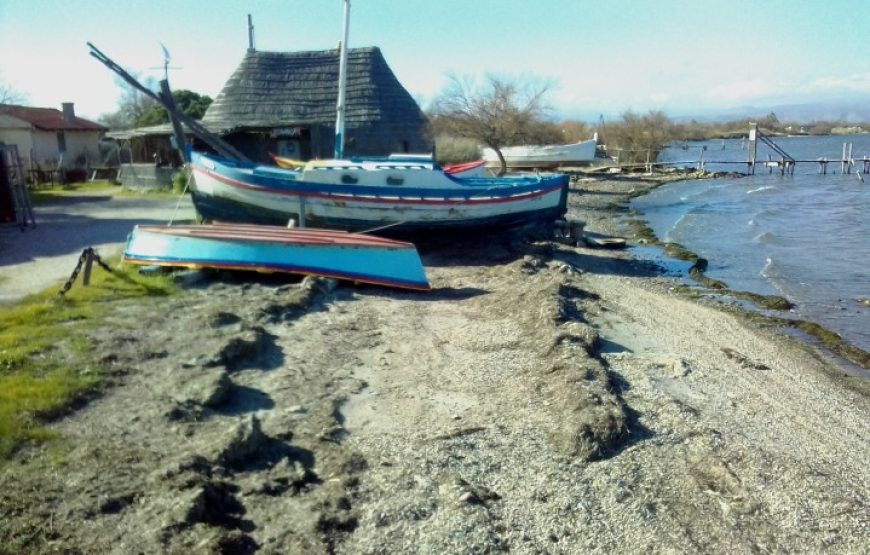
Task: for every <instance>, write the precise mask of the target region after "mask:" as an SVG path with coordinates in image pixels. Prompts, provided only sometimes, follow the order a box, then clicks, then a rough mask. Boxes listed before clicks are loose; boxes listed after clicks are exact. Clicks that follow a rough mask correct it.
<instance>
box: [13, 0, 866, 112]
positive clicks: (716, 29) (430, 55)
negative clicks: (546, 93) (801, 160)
mask: <svg viewBox="0 0 870 555" xmlns="http://www.w3.org/2000/svg"><path fill="white" fill-rule="evenodd" d="M249 13H250V14H251V15H252V16H253V19H254V26H255V33H256V47H257V49H258V50H274V51H292V50H308V49H327V48H332V47H334V46H335V45H336V43H337V42H338V40H339V38H340V35H341V25H342V4H341V1H340V0H258V1H246V0H208V1H202V0H175V1H166V0H151V1H139V0H136V1H131V0H114V1H111V2H109V1H104V0H86V1H85V0H65V1H64V0H0V81H2V82H4V83H5V84H7V85H8V86H11V87H13V88H14V89H15V90H17V91H19V92H22V93H25V94H27V95H28V97H29V103H30V104H31V105H34V106H48V107H59V106H60V103H61V102H67V101H71V102H75V104H76V111H77V113H78V114H79V115H82V116H85V117H91V118H96V117H97V116H99V115H100V114H102V113H106V112H112V111H114V110H115V109H116V108H117V102H118V98H119V96H120V88H119V87H118V85H117V84H116V81H115V79H114V77H113V74H112V73H111V72H109V70H107V69H106V68H104V67H103V66H102V65H101V64H99V63H98V62H97V61H96V60H94V59H93V58H91V57H90V56H89V55H88V49H87V46H86V45H85V43H86V42H87V41H90V42H93V43H94V44H95V45H96V46H97V47H99V48H100V49H101V50H103V52H105V53H106V54H107V55H109V56H110V57H112V58H113V59H114V60H115V61H116V62H118V63H119V64H121V65H122V66H124V67H126V68H128V69H131V70H133V71H136V72H140V73H141V74H143V75H152V76H155V77H160V76H161V75H162V69H151V68H160V67H161V66H162V63H163V54H162V51H161V48H160V44H159V42H162V43H163V44H165V45H166V47H167V48H168V49H169V51H170V52H171V55H172V61H171V64H172V65H173V66H177V67H179V68H180V69H177V70H174V71H172V72H171V73H170V83H171V85H172V87H173V88H175V89H182V88H185V89H190V90H194V91H196V92H199V93H203V94H208V95H210V96H212V97H214V96H215V95H217V93H218V92H219V91H220V88H221V86H222V85H223V83H224V82H225V81H226V79H227V78H228V77H229V75H230V74H231V73H232V72H233V70H234V69H235V68H236V66H237V65H238V64H239V62H240V61H241V59H242V57H243V55H244V53H245V49H246V48H247V40H248V39H247V14H249ZM348 42H349V44H350V46H351V47H359V46H379V47H380V48H381V50H382V52H383V53H384V56H385V57H386V59H387V62H388V63H389V64H390V66H391V67H392V69H393V71H394V72H395V74H396V76H397V77H398V78H399V80H400V81H401V82H402V84H403V85H404V86H405V88H407V89H408V90H409V91H410V92H411V93H412V94H413V95H414V96H415V98H417V99H418V100H419V101H421V103H422V104H423V105H424V107H425V106H426V104H427V103H428V102H429V101H430V100H431V99H432V98H433V97H434V96H435V95H436V94H437V92H438V91H439V90H440V89H442V88H443V87H444V85H445V83H446V75H447V74H448V72H453V73H456V74H458V75H467V76H482V75H484V74H486V73H494V74H499V75H512V76H516V75H528V76H536V77H540V78H542V79H548V80H551V81H552V82H553V83H554V87H553V90H552V92H551V94H550V97H549V100H550V104H551V105H552V106H553V107H554V108H555V109H556V110H557V113H559V114H561V115H563V116H579V117H582V118H584V119H592V118H595V117H597V116H596V115H597V114H599V113H604V114H619V113H621V112H622V111H625V110H627V109H632V110H634V111H639V112H645V111H647V110H651V109H661V110H664V111H665V112H666V113H668V114H670V115H686V114H703V113H709V112H716V111H718V110H726V109H728V108H733V107H738V106H746V105H755V106H766V105H767V106H769V105H775V104H788V103H803V102H815V101H824V100H829V99H838V100H841V99H849V100H858V101H860V100H866V101H868V103H870V52H868V50H870V49H868V47H870V1H867V0H826V1H821V0H792V1H788V2H779V1H774V0H768V1H761V0H758V1H741V0H693V1H684V0H656V1H642V0H635V1H630V0H595V1H591V0H353V1H352V6H351V27H350V39H349V41H348Z"/></svg>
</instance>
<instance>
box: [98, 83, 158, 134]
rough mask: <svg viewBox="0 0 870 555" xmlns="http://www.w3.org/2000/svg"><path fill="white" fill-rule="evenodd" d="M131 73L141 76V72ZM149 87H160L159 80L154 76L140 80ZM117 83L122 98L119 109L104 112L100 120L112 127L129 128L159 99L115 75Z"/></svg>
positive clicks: (155, 88)
mask: <svg viewBox="0 0 870 555" xmlns="http://www.w3.org/2000/svg"><path fill="white" fill-rule="evenodd" d="M128 73H130V74H131V75H133V76H134V77H136V78H137V79H138V78H139V74H137V73H134V72H129V71H128ZM140 81H141V82H142V83H143V84H144V85H145V86H146V87H147V88H149V89H151V90H153V91H157V90H159V87H158V85H157V80H156V79H155V78H153V77H146V78H145V79H142V80H140ZM115 83H116V84H117V85H118V86H119V87H120V88H121V100H120V101H119V102H118V109H117V110H116V111H114V112H111V113H109V114H103V115H101V116H100V117H99V121H100V122H101V123H102V124H104V125H107V126H108V127H110V128H112V129H129V128H131V127H133V125H134V123H135V122H136V121H137V120H138V119H140V118H142V117H143V116H144V115H145V114H147V113H148V112H150V111H151V110H152V109H153V108H154V107H155V106H157V101H156V100H154V99H153V98H150V97H149V96H147V95H145V94H144V93H142V92H141V91H139V90H136V88H134V87H132V86H130V85H129V84H128V83H127V82H126V81H124V80H123V79H121V78H120V77H115Z"/></svg>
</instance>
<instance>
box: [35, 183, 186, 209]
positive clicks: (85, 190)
mask: <svg viewBox="0 0 870 555" xmlns="http://www.w3.org/2000/svg"><path fill="white" fill-rule="evenodd" d="M183 186H184V185H183V183H182V185H181V187H182V188H183ZM181 190H182V189H178V190H177V191H176V190H163V189H155V190H148V191H136V190H132V189H124V188H123V187H121V186H120V185H117V184H116V183H114V182H112V181H105V180H102V181H100V180H98V181H85V182H82V183H69V184H66V185H58V184H41V185H36V186H33V187H31V188H30V190H29V191H30V200H31V202H32V203H33V204H34V205H37V206H38V205H45V204H51V203H53V202H56V201H58V200H62V199H64V198H71V197H80V196H82V195H95V194H100V193H102V194H105V195H108V196H113V197H146V198H155V199H168V198H177V197H178V195H179V194H180V193H181Z"/></svg>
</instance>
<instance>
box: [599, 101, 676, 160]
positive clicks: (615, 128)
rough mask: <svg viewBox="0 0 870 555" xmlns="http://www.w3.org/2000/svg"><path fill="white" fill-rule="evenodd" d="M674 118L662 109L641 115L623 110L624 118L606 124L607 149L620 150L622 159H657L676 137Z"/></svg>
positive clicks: (610, 152)
mask: <svg viewBox="0 0 870 555" xmlns="http://www.w3.org/2000/svg"><path fill="white" fill-rule="evenodd" d="M675 129H676V128H675V126H674V124H673V122H672V121H671V120H670V119H668V116H667V115H665V113H664V112H662V111H660V110H650V111H649V112H648V113H646V114H644V115H639V114H637V113H635V112H633V111H631V110H628V111H626V112H623V114H622V120H621V121H618V122H616V123H612V124H610V125H608V126H607V132H606V136H605V138H604V141H605V142H606V144H607V149H608V150H607V153H608V154H613V153H617V154H618V155H619V161H620V162H623V163H645V162H646V161H651V162H655V160H656V158H657V157H658V155H659V153H660V152H661V151H662V149H664V147H665V145H666V144H667V143H668V142H669V141H672V140H674V139H675V138H677V136H676V130H675Z"/></svg>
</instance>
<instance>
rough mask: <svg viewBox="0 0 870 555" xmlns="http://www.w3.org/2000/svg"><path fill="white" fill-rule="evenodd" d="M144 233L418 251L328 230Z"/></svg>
mask: <svg viewBox="0 0 870 555" xmlns="http://www.w3.org/2000/svg"><path fill="white" fill-rule="evenodd" d="M137 229H138V230H140V231H146V232H151V233H162V234H165V235H175V236H179V237H199V238H206V239H224V240H227V239H229V240H238V241H258V242H263V243H292V244H296V245H343V246H348V247H371V248H381V249H395V250H403V249H415V247H414V245H413V244H411V243H406V242H404V241H394V240H392V239H384V238H382V237H376V236H373V235H362V234H359V233H348V232H346V231H332V230H326V229H309V228H283V227H278V226H264V225H245V224H209V225H174V226H147V225H140V226H137Z"/></svg>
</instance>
